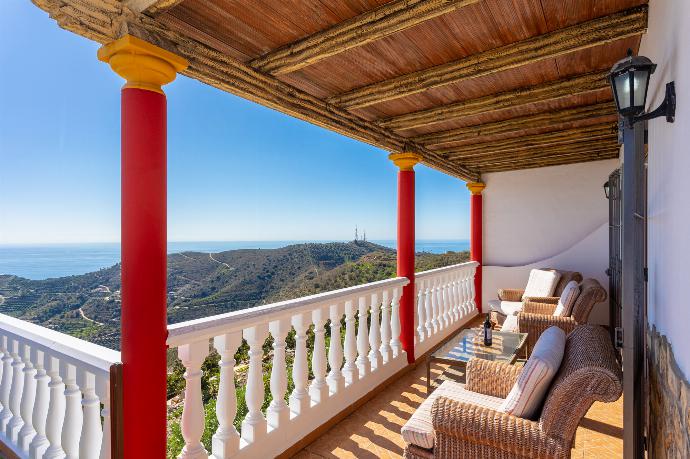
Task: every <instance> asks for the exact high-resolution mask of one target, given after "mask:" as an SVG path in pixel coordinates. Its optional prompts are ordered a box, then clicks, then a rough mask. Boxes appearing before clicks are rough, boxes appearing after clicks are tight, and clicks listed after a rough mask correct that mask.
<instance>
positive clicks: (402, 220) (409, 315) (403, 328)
mask: <svg viewBox="0 0 690 459" xmlns="http://www.w3.org/2000/svg"><path fill="white" fill-rule="evenodd" d="M389 158H390V159H391V160H392V161H393V162H394V163H395V165H396V166H398V167H399V168H400V171H399V172H398V276H400V277H407V278H408V279H409V280H410V283H409V284H408V285H406V286H405V287H404V288H403V292H402V298H401V299H400V342H401V343H402V347H403V349H404V350H405V352H407V361H408V362H409V363H412V362H414V360H415V355H414V334H415V326H414V319H415V301H414V300H415V288H414V254H415V251H414V245H415V237H414V197H415V194H414V165H415V164H417V163H418V162H419V159H420V158H419V156H418V155H416V154H414V153H394V154H391V155H390V156H389Z"/></svg>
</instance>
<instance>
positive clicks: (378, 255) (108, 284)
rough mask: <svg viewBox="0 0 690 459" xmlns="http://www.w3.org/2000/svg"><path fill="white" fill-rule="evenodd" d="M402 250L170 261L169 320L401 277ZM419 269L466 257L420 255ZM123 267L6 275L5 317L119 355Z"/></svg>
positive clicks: (314, 249)
mask: <svg viewBox="0 0 690 459" xmlns="http://www.w3.org/2000/svg"><path fill="white" fill-rule="evenodd" d="M395 254H396V251H395V250H393V249H390V248H387V247H384V246H380V245H377V244H374V243H371V242H365V241H351V242H330V243H302V244H293V245H288V246H285V247H282V248H277V249H236V250H228V251H223V252H216V253H206V252H182V253H175V254H169V255H168V265H167V266H168V322H169V323H176V322H181V321H185V320H191V319H196V318H199V317H205V316H211V315H215V314H221V313H224V312H230V311H236V310H240V309H245V308H249V307H253V306H258V305H262V304H269V303H272V302H275V301H281V300H286V299H291V298H297V297H301V296H305V295H310V294H314V293H320V292H324V291H330V290H335V289H338V288H344V287H350V286H353V285H359V284H363V283H367V282H373V281H376V280H381V279H386V278H390V277H394V276H395V266H396V260H395V257H396V256H395ZM416 258H417V267H418V270H426V269H432V268H435V267H439V266H446V265H449V264H454V263H460V262H463V261H466V260H467V259H468V254H467V252H448V253H446V254H429V253H419V254H417V256H416ZM119 290H120V264H116V265H113V266H111V267H108V268H103V269H100V270H98V271H94V272H90V273H86V274H82V275H75V276H67V277H59V278H51V279H44V280H30V279H25V278H21V277H18V276H13V275H0V296H2V298H3V300H4V301H1V302H0V312H2V313H4V314H9V315H12V316H15V317H18V318H20V319H23V320H28V321H31V322H34V323H37V324H39V325H43V326H47V327H49V328H53V329H56V330H58V331H61V332H64V333H69V334H72V335H74V336H77V337H79V338H82V339H86V340H88V341H92V342H96V343H98V344H101V345H104V346H107V347H110V348H113V349H118V348H119V330H120V324H119V318H120V294H119Z"/></svg>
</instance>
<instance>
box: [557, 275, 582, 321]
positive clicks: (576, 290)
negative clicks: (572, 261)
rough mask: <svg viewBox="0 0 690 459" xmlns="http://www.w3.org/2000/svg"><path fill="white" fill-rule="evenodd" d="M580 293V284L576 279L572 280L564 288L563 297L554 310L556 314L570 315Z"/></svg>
mask: <svg viewBox="0 0 690 459" xmlns="http://www.w3.org/2000/svg"><path fill="white" fill-rule="evenodd" d="M579 295H580V286H579V285H578V284H577V282H575V281H570V282H568V284H567V285H566V286H565V288H564V289H563V293H562V294H561V297H560V298H559V299H558V305H557V306H556V310H555V311H554V312H553V315H554V316H561V317H568V316H570V315H571V314H572V313H573V306H575V300H577V297H578V296H579Z"/></svg>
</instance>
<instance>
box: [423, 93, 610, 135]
mask: <svg viewBox="0 0 690 459" xmlns="http://www.w3.org/2000/svg"><path fill="white" fill-rule="evenodd" d="M615 116H616V107H615V105H614V103H613V102H602V103H599V104H593V105H583V106H581V107H575V108H566V109H564V110H558V111H554V112H543V113H537V114H535V115H527V116H520V117H516V118H510V119H507V120H503V121H496V122H494V123H486V124H477V125H473V126H466V127H461V128H457V129H450V130H448V131H442V132H432V133H430V134H425V135H421V136H417V137H413V140H414V141H415V142H418V143H420V144H422V145H426V146H437V145H445V144H449V143H457V142H464V141H467V140H479V139H481V138H482V137H488V136H493V135H498V134H509V133H517V132H522V131H524V130H525V129H536V128H547V127H550V126H553V125H558V124H562V123H571V122H578V121H586V120H591V119H593V118H601V117H615Z"/></svg>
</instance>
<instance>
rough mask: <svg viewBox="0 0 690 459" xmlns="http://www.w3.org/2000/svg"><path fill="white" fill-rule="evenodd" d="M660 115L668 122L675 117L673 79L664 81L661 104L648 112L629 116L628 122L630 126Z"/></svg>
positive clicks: (674, 86)
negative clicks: (664, 87)
mask: <svg viewBox="0 0 690 459" xmlns="http://www.w3.org/2000/svg"><path fill="white" fill-rule="evenodd" d="M660 116H665V117H666V121H667V122H669V123H673V122H674V121H675V119H676V83H675V82H674V81H672V82H670V83H666V95H665V96H664V101H663V102H662V103H661V105H659V106H658V107H657V108H655V109H654V110H652V111H651V112H649V113H644V114H642V115H638V116H633V117H630V118H629V119H628V123H629V125H630V126H632V125H633V124H635V123H637V122H639V121H646V120H651V119H653V118H658V117H660Z"/></svg>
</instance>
